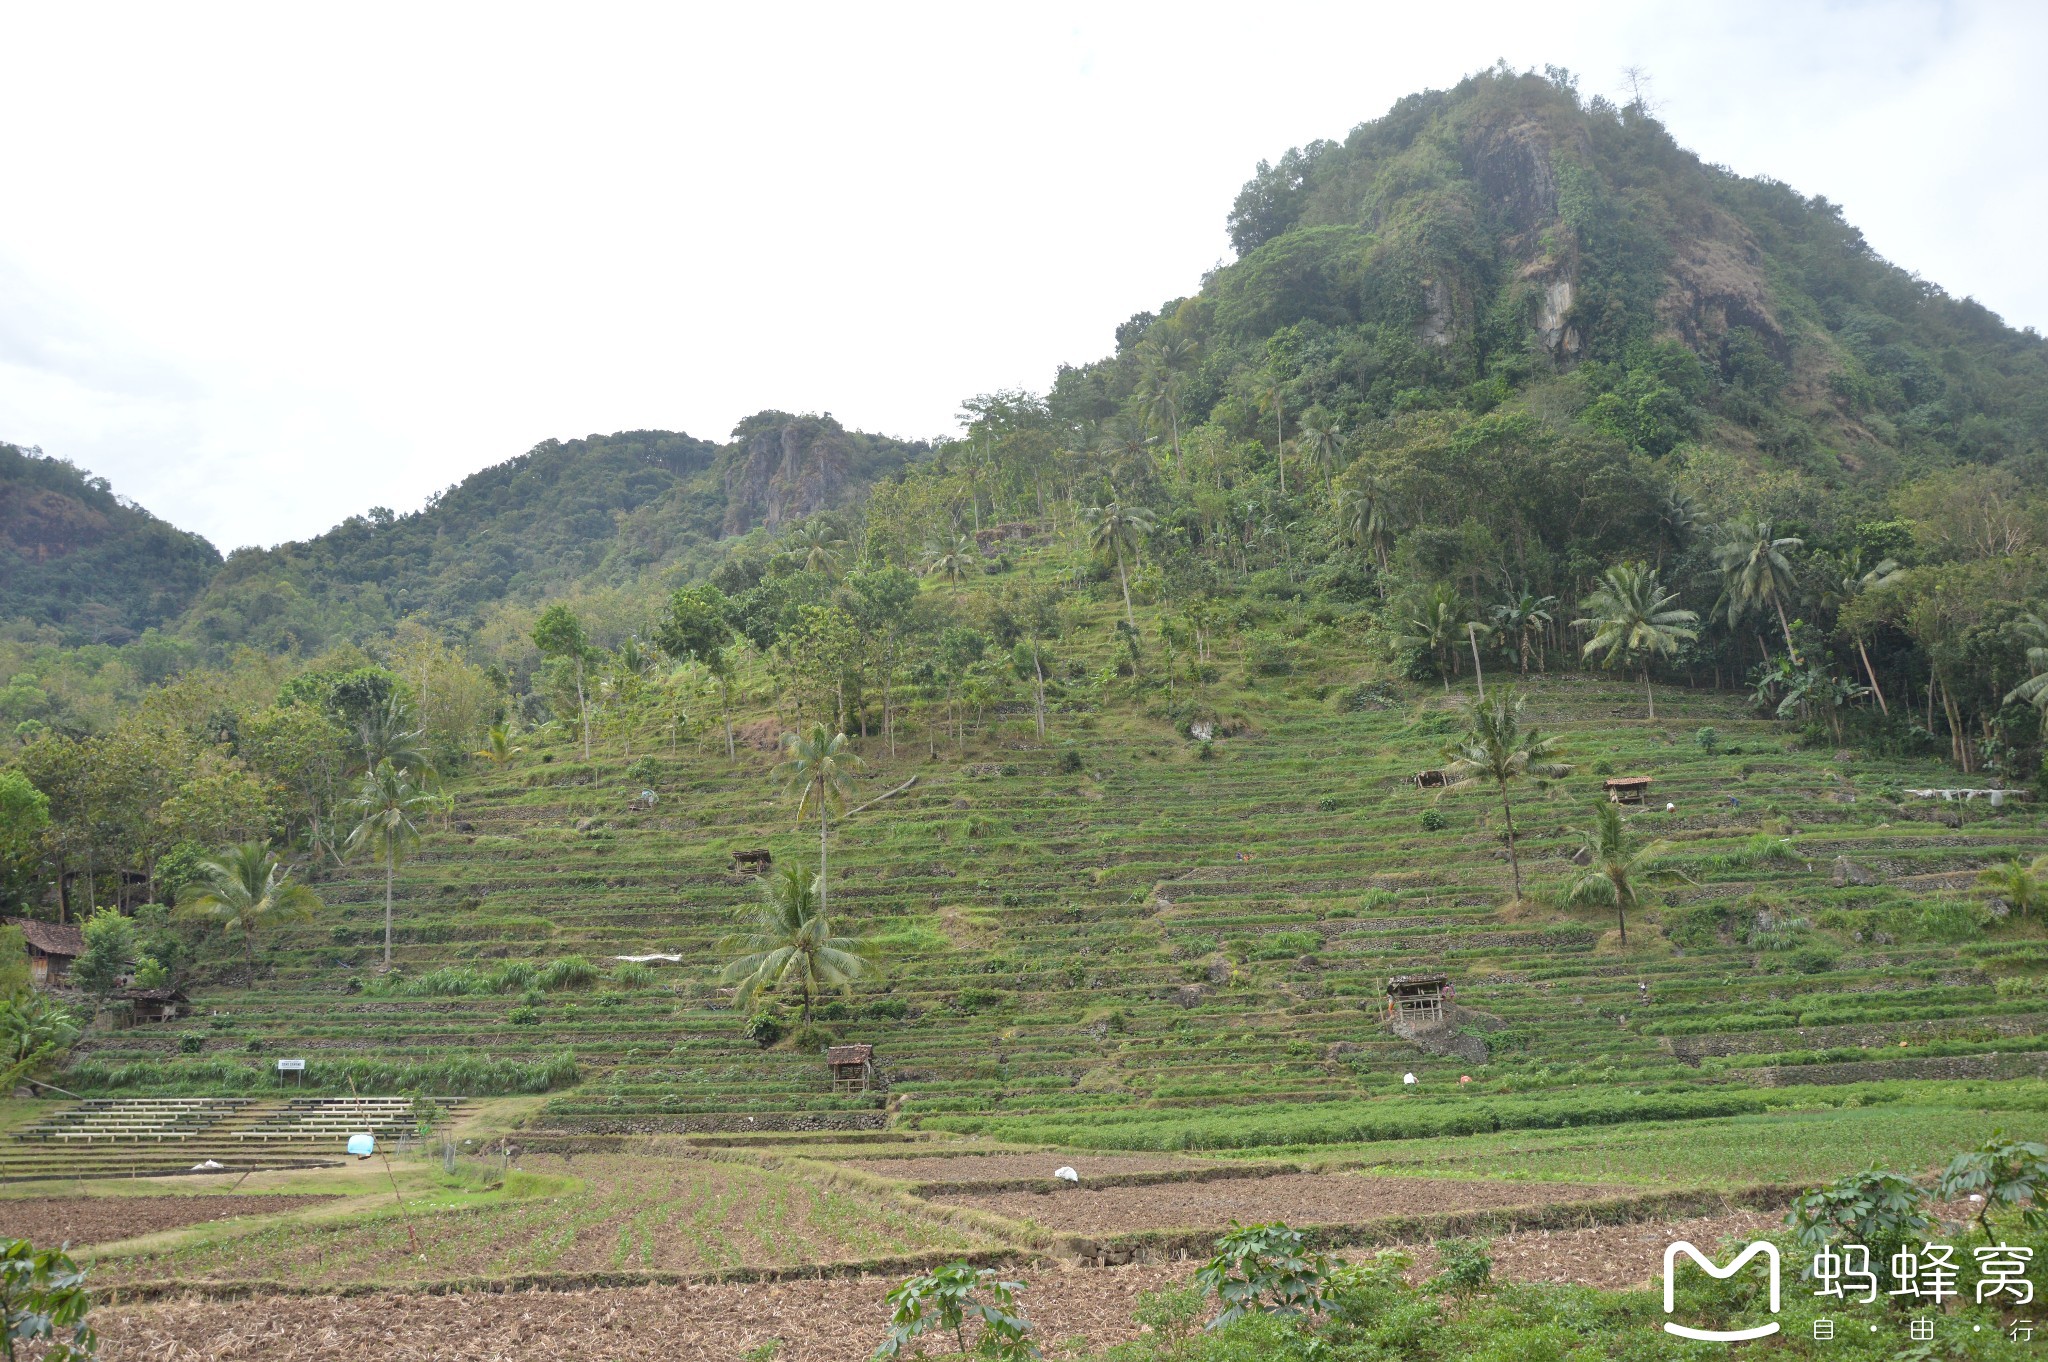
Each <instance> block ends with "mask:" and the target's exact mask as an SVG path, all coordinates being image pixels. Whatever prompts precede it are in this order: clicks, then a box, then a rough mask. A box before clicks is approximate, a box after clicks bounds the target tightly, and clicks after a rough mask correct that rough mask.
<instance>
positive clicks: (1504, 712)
mask: <svg viewBox="0 0 2048 1362" xmlns="http://www.w3.org/2000/svg"><path fill="white" fill-rule="evenodd" d="M1527 703H1528V702H1527V698H1526V697H1524V696H1521V695H1517V694H1515V693H1514V692H1513V691H1509V692H1508V693H1507V694H1505V695H1503V694H1501V693H1499V692H1498V691H1496V692H1495V693H1494V698H1493V699H1492V700H1491V701H1490V702H1489V701H1477V702H1474V703H1472V704H1470V705H1467V706H1466V709H1465V732H1464V734H1463V735H1462V736H1460V737H1459V738H1458V739H1457V740H1456V741H1455V742H1453V743H1451V745H1450V746H1449V747H1447V748H1445V749H1444V755H1446V756H1448V757H1450V758H1451V759H1452V760H1451V762H1450V765H1448V766H1447V767H1445V768H1444V771H1445V774H1446V775H1447V776H1448V777H1449V778H1450V779H1449V780H1448V782H1447V783H1446V784H1445V785H1444V789H1445V790H1469V789H1474V788H1477V787H1479V786H1483V785H1491V786H1492V787H1493V788H1494V789H1496V790H1498V791H1499V792H1500V811H1501V816H1502V818H1503V819H1505V820H1506V823H1507V838H1508V870H1509V872H1510V873H1511V874H1512V875H1513V877H1514V885H1515V897H1516V898H1517V899H1520V898H1521V897H1522V861H1521V857H1520V856H1519V854H1518V853H1517V851H1516V848H1515V809H1514V805H1513V804H1512V803H1511V802H1510V801H1509V799H1508V788H1509V787H1510V786H1512V785H1514V784H1515V783H1516V782H1517V781H1520V780H1523V779H1526V778H1527V777H1530V776H1536V777H1538V778H1542V779H1554V778H1556V777H1558V776H1563V775H1568V774H1569V773H1570V772H1571V769H1572V768H1571V767H1569V766H1567V765H1565V764H1564V763H1563V762H1559V761H1553V760H1551V758H1553V757H1554V756H1556V755H1557V750H1558V747H1559V746H1560V744H1561V739H1558V738H1547V737H1545V736H1543V734H1542V733H1541V732H1540V731H1539V730H1538V729H1537V728H1536V726H1535V725H1534V724H1531V725H1529V726H1528V727H1526V728H1525V727H1523V724H1522V717H1523V712H1524V710H1525V708H1526V707H1527Z"/></svg>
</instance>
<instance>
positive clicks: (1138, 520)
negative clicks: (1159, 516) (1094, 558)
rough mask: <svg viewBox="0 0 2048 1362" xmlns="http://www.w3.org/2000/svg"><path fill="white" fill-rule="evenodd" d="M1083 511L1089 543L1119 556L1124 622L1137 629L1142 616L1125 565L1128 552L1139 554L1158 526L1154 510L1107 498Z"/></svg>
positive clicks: (1117, 569)
mask: <svg viewBox="0 0 2048 1362" xmlns="http://www.w3.org/2000/svg"><path fill="white" fill-rule="evenodd" d="M1081 515H1082V518H1083V519H1084V520H1086V521H1087V523H1088V544H1089V547H1090V548H1092V549H1094V551H1095V552H1097V553H1107V554H1109V555H1111V556H1112V557H1113V558H1115V559H1116V576H1117V581H1118V582H1119V583H1120V584H1121V585H1122V586H1123V590H1124V622H1125V623H1127V624H1129V625H1130V626H1131V628H1133V629H1136V628H1137V627H1138V617H1137V614H1136V613H1135V612H1134V611H1133V610H1132V609H1131V579H1130V574H1129V573H1128V572H1127V571H1126V570H1125V567H1124V553H1125V552H1126V550H1128V551H1129V552H1130V554H1131V555H1132V556H1133V557H1135V556H1136V555H1137V552H1138V547H1139V545H1141V544H1143V543H1144V542H1145V536H1147V535H1149V534H1151V533H1152V531H1153V529H1154V528H1156V527H1155V525H1154V523H1153V520H1152V513H1151V512H1150V511H1148V510H1146V509H1145V508H1144V507H1143V506H1128V505H1125V504H1124V503H1123V502H1121V501H1105V502H1103V503H1102V504H1101V505H1100V506H1090V507H1089V508H1088V509H1087V510H1085V511H1083V512H1082V513H1081Z"/></svg>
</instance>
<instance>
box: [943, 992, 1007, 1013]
mask: <svg viewBox="0 0 2048 1362" xmlns="http://www.w3.org/2000/svg"><path fill="white" fill-rule="evenodd" d="M1002 1000H1003V995H1002V994H1001V993H998V992H997V991H996V990H995V989H992V988H963V989H961V990H960V991H959V992H958V993H956V994H954V995H953V1005H954V1006H955V1007H957V1008H959V1009H960V1010H961V1011H962V1012H981V1011H985V1010H986V1009H988V1008H991V1007H994V1006H995V1005H996V1004H997V1003H999V1002H1001V1001H1002Z"/></svg>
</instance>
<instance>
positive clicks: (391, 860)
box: [348, 761, 442, 969]
mask: <svg viewBox="0 0 2048 1362" xmlns="http://www.w3.org/2000/svg"><path fill="white" fill-rule="evenodd" d="M349 807H350V808H351V810H352V811H353V812H354V813H355V814H356V825H355V830H354V831H352V832H350V833H349V835H348V849H349V850H350V851H357V850H360V849H362V848H365V847H367V848H369V849H370V850H371V851H372V852H373V853H374V854H375V855H376V856H377V857H378V859H380V860H382V861H383V862H384V968H385V969H390V968H391V890H392V884H393V882H394V881H395V880H396V879H397V877H398V863H399V862H400V861H402V860H404V859H405V857H406V853H408V852H409V851H411V850H412V849H413V848H414V847H416V846H418V845H419V841H420V824H421V823H422V822H424V821H425V820H426V818H427V816H428V815H430V814H433V813H438V812H439V811H440V810H441V808H442V800H441V798H440V796H438V795H435V794H433V793H431V792H429V791H426V790H423V789H421V788H420V787H419V786H417V785H415V784H413V782H412V778H411V777H410V776H408V775H407V774H406V773H405V772H403V771H401V770H399V769H398V768H397V767H396V766H393V765H392V764H391V763H390V762H388V761H386V762H380V763H378V765H377V769H375V770H374V771H370V772H367V773H365V774H364V776H363V786H362V789H361V790H360V791H359V792H358V793H357V795H356V797H355V798H354V799H352V800H350V801H349Z"/></svg>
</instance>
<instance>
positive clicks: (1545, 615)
mask: <svg viewBox="0 0 2048 1362" xmlns="http://www.w3.org/2000/svg"><path fill="white" fill-rule="evenodd" d="M1556 606H1557V597H1555V596H1538V595H1536V594H1535V593H1534V592H1530V591H1524V592H1523V593H1522V594H1521V595H1519V596H1512V597H1509V598H1508V599H1507V600H1505V601H1502V602H1501V603H1500V604H1499V605H1496V606H1494V607H1493V630H1494V633H1496V634H1497V635H1499V636H1500V638H1501V640H1502V641H1503V642H1504V643H1505V642H1508V641H1512V642H1513V643H1514V645H1515V648H1516V650H1517V651H1518V652H1519V653H1520V655H1521V660H1522V675H1524V676H1527V675H1528V674H1529V651H1530V648H1531V645H1532V644H1533V643H1534V642H1535V640H1537V639H1539V638H1541V637H1542V636H1543V631H1544V630H1545V629H1548V628H1549V627H1550V624H1551V614H1550V612H1551V611H1552V610H1553V609H1555V608H1556ZM1537 661H1538V663H1539V664H1540V663H1541V661H1542V653H1541V650H1540V649H1538V650H1537Z"/></svg>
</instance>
